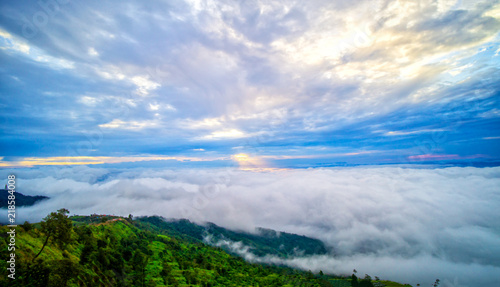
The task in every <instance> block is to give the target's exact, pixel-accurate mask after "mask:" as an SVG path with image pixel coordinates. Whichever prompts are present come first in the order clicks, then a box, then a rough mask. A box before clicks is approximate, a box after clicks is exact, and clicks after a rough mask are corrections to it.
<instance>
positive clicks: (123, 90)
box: [0, 0, 500, 169]
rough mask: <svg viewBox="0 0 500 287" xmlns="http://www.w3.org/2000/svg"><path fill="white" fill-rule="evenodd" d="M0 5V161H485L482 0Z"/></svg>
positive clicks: (493, 22)
mask: <svg viewBox="0 0 500 287" xmlns="http://www.w3.org/2000/svg"><path fill="white" fill-rule="evenodd" d="M304 2H305V3H304ZM0 7H1V9H0V14H1V17H0V57H1V58H0V61H1V63H2V65H1V68H0V97H1V102H0V109H1V113H0V117H1V119H0V128H1V137H2V140H1V142H0V152H1V154H0V166H2V167H4V168H9V167H27V166H37V165H61V164H70V165H76V164H115V165H116V164H120V163H122V164H125V165H126V164H131V165H134V164H136V163H139V162H143V163H145V164H149V165H161V164H165V165H177V166H179V167H183V166H187V167H192V166H205V167H225V166H230V165H236V166H241V167H244V168H257V169H266V168H276V169H280V168H302V167H318V166H338V165H357V164H411V163H413V164H415V163H418V164H421V163H441V164H442V163H449V164H455V165H458V164H462V165H463V164H465V165H473V164H478V163H481V164H486V165H498V162H499V161H500V149H498V146H499V144H500V104H499V102H500V101H499V99H500V97H499V91H500V81H499V75H500V73H499V71H498V70H499V67H500V61H499V59H500V56H499V54H500V46H499V43H500V36H499V33H498V31H499V30H500V22H499V19H500V6H499V4H498V2H497V1H466V0H458V1H453V0H443V1H441V0H440V1H425V0H423V1H418V2H415V1H382V0H380V1H330V0H329V1H320V0H317V1H197V0H188V1H146V2H145V1H120V3H119V4H118V3H116V2H105V3H103V2H102V1H85V2H83V1H71V0H65V1H63V0H57V1H56V0H44V1H38V2H37V3H34V2H33V1H2V3H1V4H0Z"/></svg>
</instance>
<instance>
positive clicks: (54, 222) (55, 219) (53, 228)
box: [31, 208, 73, 262]
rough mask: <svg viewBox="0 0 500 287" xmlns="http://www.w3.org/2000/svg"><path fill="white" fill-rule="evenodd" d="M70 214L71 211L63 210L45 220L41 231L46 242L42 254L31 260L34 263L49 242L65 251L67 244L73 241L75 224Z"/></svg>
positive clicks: (51, 214) (52, 213)
mask: <svg viewBox="0 0 500 287" xmlns="http://www.w3.org/2000/svg"><path fill="white" fill-rule="evenodd" d="M68 214H69V210H67V209H66V208H61V209H59V210H58V211H57V212H51V213H50V214H49V215H47V216H46V217H45V218H44V219H43V221H42V222H41V225H42V228H41V231H42V233H44V234H45V236H46V238H45V242H44V243H43V246H42V249H40V252H38V254H37V255H35V257H33V259H32V260H31V261H32V262H33V261H35V259H36V258H37V257H38V256H39V255H40V254H41V253H42V251H43V249H44V248H45V246H47V244H48V243H49V240H52V242H54V243H55V244H57V245H58V246H59V247H60V248H61V249H64V248H65V247H66V244H67V243H69V242H70V241H71V230H72V229H73V223H72V222H71V219H69V218H68Z"/></svg>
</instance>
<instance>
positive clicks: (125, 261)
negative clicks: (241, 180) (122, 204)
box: [0, 215, 379, 287]
mask: <svg viewBox="0 0 500 287" xmlns="http://www.w3.org/2000/svg"><path fill="white" fill-rule="evenodd" d="M71 219H73V220H74V221H73V223H74V227H73V229H71V230H70V231H69V232H70V233H71V234H70V235H71V240H70V241H68V242H64V243H65V244H63V245H57V244H55V243H56V241H53V240H52V239H51V240H49V241H48V244H47V246H46V247H45V248H44V249H43V252H42V253H41V254H40V256H39V257H38V258H36V260H34V261H33V258H34V257H35V254H37V253H38V252H39V251H40V250H41V248H42V246H43V245H44V242H45V240H46V234H44V233H42V232H41V229H39V228H37V227H39V226H40V225H39V224H35V225H31V224H23V225H22V227H21V226H19V227H17V228H16V233H17V235H16V250H15V254H16V255H15V258H16V263H15V264H16V267H15V268H16V270H15V277H16V279H15V280H12V279H9V278H8V277H7V275H8V272H9V271H8V270H7V264H8V263H7V262H6V260H2V263H1V264H0V268H1V270H2V271H0V286H58V287H61V286H342V287H344V286H345V287H348V286H351V281H350V279H349V278H345V277H341V276H340V277H339V276H333V275H323V274H322V273H320V274H321V275H320V274H313V273H311V272H305V271H300V270H294V269H291V268H286V267H277V266H266V265H259V264H250V263H248V262H245V261H244V260H243V259H241V258H239V257H237V256H233V255H231V254H228V253H227V252H225V251H224V250H222V249H221V248H217V247H212V246H209V245H206V244H204V243H203V242H201V241H200V239H197V238H196V237H195V236H193V235H196V234H197V233H194V232H192V231H193V230H198V228H204V227H202V226H199V225H196V224H192V223H189V222H187V221H184V222H183V223H181V224H180V225H176V228H177V229H175V230H174V229H170V230H168V229H162V230H161V232H160V231H156V230H153V229H154V228H156V229H159V228H158V227H157V226H156V225H154V224H152V223H149V222H148V220H132V219H131V218H121V217H115V216H102V215H93V216H76V217H72V218H71ZM153 221H154V220H153ZM89 222H92V223H89ZM56 224H57V222H56ZM181 226H185V227H186V226H188V227H190V228H191V229H193V230H191V231H190V232H188V233H186V234H184V233H182V232H181V230H182V228H181ZM218 228H220V227H218ZM8 230H10V228H8V227H7V226H1V227H0V236H1V237H3V239H2V240H0V257H1V258H9V256H10V251H8V250H7V248H8V243H9V241H10V238H9V237H8V236H6V235H7V231H8ZM220 232H226V231H225V230H224V229H222V228H221V230H220ZM269 232H270V231H269ZM162 233H163V234H162ZM167 233H172V234H174V233H175V234H176V235H166V234H167ZM229 234H230V233H229ZM54 236H55V235H54ZM230 236H236V235H235V234H231V235H230ZM241 236H243V237H244V236H245V235H241ZM265 236H267V235H266V234H265V235H264V237H265ZM268 236H270V237H272V236H274V235H273V234H271V235H268ZM286 236H290V237H291V238H294V236H291V235H286ZM186 238H190V239H189V240H186ZM306 241H307V240H306ZM251 242H258V240H255V241H251ZM263 246H265V245H263ZM268 246H272V244H271V245H268ZM363 282H364V283H363ZM352 283H355V282H352ZM361 283H363V284H365V283H366V284H365V285H362V284H361ZM377 283H379V282H377ZM377 283H375V284H377ZM367 284H368V285H367ZM357 286H373V284H372V283H371V282H368V281H362V280H361V281H360V283H359V285H357Z"/></svg>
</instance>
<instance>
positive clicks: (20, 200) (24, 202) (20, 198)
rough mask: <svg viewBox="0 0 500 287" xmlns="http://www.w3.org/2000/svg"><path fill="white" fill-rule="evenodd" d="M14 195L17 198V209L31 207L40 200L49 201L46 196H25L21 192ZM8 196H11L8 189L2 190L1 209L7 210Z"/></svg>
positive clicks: (0, 193)
mask: <svg viewBox="0 0 500 287" xmlns="http://www.w3.org/2000/svg"><path fill="white" fill-rule="evenodd" d="M14 195H15V196H16V198H15V202H16V207H21V206H31V205H34V204H35V203H37V202H38V201H40V200H44V199H48V197H46V196H42V195H36V196H31V195H24V194H22V193H20V192H16V193H14ZM8 196H9V191H8V190H7V189H0V208H7V206H8V201H9V200H8Z"/></svg>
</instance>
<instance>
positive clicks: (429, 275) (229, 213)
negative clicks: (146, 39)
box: [1, 166, 500, 287]
mask: <svg viewBox="0 0 500 287" xmlns="http://www.w3.org/2000/svg"><path fill="white" fill-rule="evenodd" d="M1 173H2V174H3V175H2V176H4V178H7V177H6V175H7V174H6V171H1ZM15 174H16V176H17V186H18V191H19V192H22V193H25V194H31V195H34V194H42V195H47V196H50V197H51V199H50V200H47V201H45V202H42V203H40V204H37V205H35V206H33V207H29V208H19V209H18V210H17V212H18V218H19V221H21V222H22V221H24V220H30V221H38V220H40V219H41V218H42V217H44V216H45V215H46V214H47V213H49V212H50V211H54V210H56V209H59V208H62V207H65V208H68V209H69V210H70V211H71V212H72V213H73V214H90V213H94V212H96V213H104V214H117V215H128V214H129V213H131V214H133V215H135V216H138V215H154V214H157V215H161V216H165V217H176V218H181V217H187V218H190V219H192V220H195V221H211V222H214V223H216V224H219V225H222V226H225V227H229V228H233V229H243V230H248V231H252V230H253V228H254V227H256V226H261V227H267V228H273V229H276V230H280V231H287V232H293V233H298V234H305V235H307V236H311V237H316V238H319V239H321V240H323V241H324V242H325V243H326V244H327V245H328V246H329V247H331V248H333V250H334V253H335V257H332V256H315V257H305V258H304V257H303V258H292V259H288V260H287V261H286V262H284V263H286V264H289V265H291V266H296V267H301V268H305V269H311V270H316V271H318V270H323V272H333V273H349V272H350V271H352V269H354V268H356V269H357V270H358V271H359V272H360V273H361V274H364V273H368V274H370V275H372V276H375V275H377V276H379V277H381V278H389V279H393V280H399V281H404V282H409V283H413V284H416V283H421V284H422V286H426V285H427V284H429V285H430V284H431V283H432V282H434V280H435V279H436V278H439V279H441V280H442V282H443V286H471V287H472V286H495V283H497V284H498V283H499V282H500V275H498V274H500V259H499V258H500V233H499V230H500V223H499V222H500V213H498V208H499V207H500V197H499V186H500V168H498V167H497V168H472V167H465V168H459V167H453V168H443V169H416V168H399V167H363V168H341V169H304V170H283V171H273V172H248V171H241V170H232V169H181V170H162V169H142V168H141V169H139V168H137V169H103V168H89V167H85V166H80V167H73V168H58V167H52V168H49V167H47V168H41V169H19V170H17V171H16V173H15ZM3 218H6V217H3ZM240 249H241V248H240ZM241 250H242V251H241V252H243V253H244V252H248V250H246V249H241ZM243 255H244V254H243ZM253 260H255V261H271V262H278V261H279V262H283V261H282V260H281V259H277V258H253ZM280 260H281V261H280Z"/></svg>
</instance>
